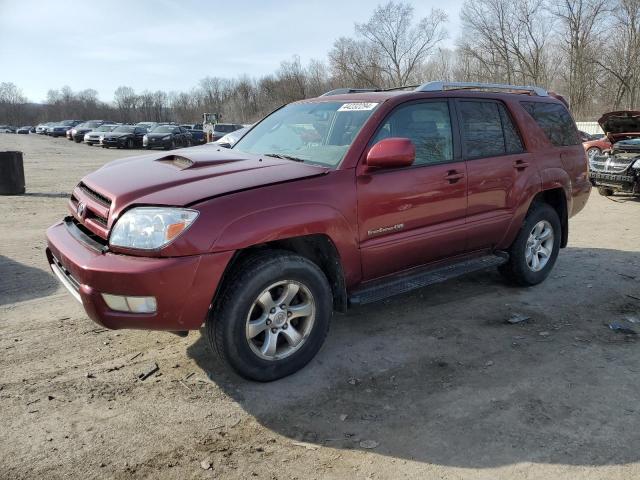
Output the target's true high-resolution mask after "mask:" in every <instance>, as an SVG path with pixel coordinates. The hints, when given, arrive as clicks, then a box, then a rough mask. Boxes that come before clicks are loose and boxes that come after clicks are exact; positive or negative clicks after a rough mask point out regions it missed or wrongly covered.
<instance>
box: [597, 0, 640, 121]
mask: <svg viewBox="0 0 640 480" xmlns="http://www.w3.org/2000/svg"><path fill="white" fill-rule="evenodd" d="M612 14H613V15H612V16H613V22H612V23H613V24H612V26H611V28H610V29H609V35H608V36H607V37H608V38H607V39H608V42H607V45H606V46H605V47H604V49H603V50H602V52H601V55H598V56H596V57H595V61H596V62H597V64H598V65H599V66H600V67H601V68H602V70H603V78H602V79H600V78H599V79H598V83H599V87H600V89H601V90H602V94H603V96H604V97H605V98H607V99H608V100H609V103H610V104H611V105H612V108H613V109H614V110H619V109H622V108H626V109H632V108H634V107H635V106H636V105H637V104H638V95H639V93H640V92H639V87H640V0H619V1H618V4H617V5H616V7H615V8H614V9H613V12H612Z"/></svg>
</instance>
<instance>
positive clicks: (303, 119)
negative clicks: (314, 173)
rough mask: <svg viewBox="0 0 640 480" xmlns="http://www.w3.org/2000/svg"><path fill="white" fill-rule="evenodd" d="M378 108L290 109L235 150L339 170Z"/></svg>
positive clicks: (266, 121) (330, 104) (308, 105)
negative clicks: (290, 158) (275, 156)
mask: <svg viewBox="0 0 640 480" xmlns="http://www.w3.org/2000/svg"><path fill="white" fill-rule="evenodd" d="M377 106H378V104H377V103H365V102H349V103H345V102H322V103H296V104H291V105H287V106H286V107H283V108H281V109H280V110H278V111H276V112H274V113H272V114H271V115H269V116H268V117H267V118H265V119H264V120H263V121H262V122H260V123H259V124H258V125H256V126H255V127H253V129H252V130H250V131H249V132H248V133H247V134H246V135H245V136H244V137H242V138H241V139H240V140H239V141H238V142H237V143H236V144H235V146H234V149H236V150H240V151H242V152H246V153H253V154H258V155H264V154H273V155H283V156H289V157H295V158H296V159H299V160H302V161H304V162H309V163H315V164H319V165H323V166H328V167H336V166H338V164H339V163H340V162H341V161H342V159H343V158H344V156H345V154H346V153H347V150H348V149H349V147H350V146H351V142H353V139H354V138H355V137H356V135H357V134H358V132H359V131H360V129H361V128H362V125H364V123H365V122H366V121H367V119H368V118H369V117H370V116H371V114H372V113H373V111H374V110H375V109H376V107H377Z"/></svg>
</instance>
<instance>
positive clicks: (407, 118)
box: [373, 102, 453, 165]
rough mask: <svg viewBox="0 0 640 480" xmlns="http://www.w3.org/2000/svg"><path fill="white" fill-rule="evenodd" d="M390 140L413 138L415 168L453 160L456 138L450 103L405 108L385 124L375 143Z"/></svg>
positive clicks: (400, 108) (410, 105)
mask: <svg viewBox="0 0 640 480" xmlns="http://www.w3.org/2000/svg"><path fill="white" fill-rule="evenodd" d="M390 137H404V138H408V139H410V140H411V141H412V142H413V144H414V145H415V147H416V160H415V162H414V165H433V164H438V163H445V162H451V161H453V136H452V134H451V117H450V116H449V105H448V104H447V102H422V103H411V104H409V105H401V106H399V107H398V108H396V109H395V110H394V111H393V112H392V113H391V115H389V116H388V117H387V118H386V120H385V121H384V123H383V124H382V125H381V127H380V129H379V130H378V133H377V134H376V136H375V138H374V140H373V143H374V144H375V143H377V142H379V141H380V140H383V139H385V138H390Z"/></svg>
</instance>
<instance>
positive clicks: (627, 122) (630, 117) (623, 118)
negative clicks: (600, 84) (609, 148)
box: [598, 110, 640, 143]
mask: <svg viewBox="0 0 640 480" xmlns="http://www.w3.org/2000/svg"><path fill="white" fill-rule="evenodd" d="M598 124H599V125H600V127H602V130H604V132H605V134H606V135H607V138H608V139H609V141H610V142H611V143H616V142H617V141H620V140H624V139H627V138H635V137H640V112H639V111H635V110H621V111H618V112H609V113H605V114H604V115H602V116H601V117H600V118H599V119H598Z"/></svg>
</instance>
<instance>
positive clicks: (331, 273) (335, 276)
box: [221, 234, 347, 312]
mask: <svg viewBox="0 0 640 480" xmlns="http://www.w3.org/2000/svg"><path fill="white" fill-rule="evenodd" d="M270 249H279V250H288V251H290V252H294V253H297V254H298V255H301V256H303V257H305V258H308V259H309V260H311V261H312V262H313V263H315V264H316V265H318V267H320V269H321V270H322V272H323V273H324V274H325V275H326V276H327V279H328V280H329V284H330V285H331V290H332V293H333V308H334V310H337V311H339V312H346V311H347V289H346V285H345V281H344V272H343V271H342V264H341V262H340V255H339V254H338V250H337V249H336V247H335V245H334V244H333V242H332V241H331V239H330V238H329V237H327V236H326V235H322V234H319V235H305V236H302V237H293V238H286V239H282V240H274V241H272V242H267V243H261V244H259V245H253V246H251V247H248V248H245V249H242V250H238V251H237V252H236V255H235V256H234V257H233V259H232V260H231V262H229V265H228V266H227V269H226V271H225V273H224V275H223V278H222V281H221V284H222V282H224V281H225V279H226V278H227V276H228V273H229V272H230V271H231V270H232V269H233V268H235V267H236V266H237V265H239V264H240V263H241V262H242V261H243V260H244V259H245V258H247V257H248V256H250V255H252V254H254V253H255V252H257V251H260V250H270Z"/></svg>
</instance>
